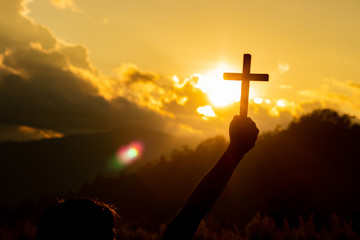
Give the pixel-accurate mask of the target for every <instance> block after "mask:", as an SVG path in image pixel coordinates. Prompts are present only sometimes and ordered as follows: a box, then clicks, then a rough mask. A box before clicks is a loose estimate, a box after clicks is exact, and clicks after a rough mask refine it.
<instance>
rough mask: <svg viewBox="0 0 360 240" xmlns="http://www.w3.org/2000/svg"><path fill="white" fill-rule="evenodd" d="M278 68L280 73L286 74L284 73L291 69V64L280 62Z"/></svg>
mask: <svg viewBox="0 0 360 240" xmlns="http://www.w3.org/2000/svg"><path fill="white" fill-rule="evenodd" d="M278 69H279V71H280V74H284V73H286V72H287V71H289V70H290V65H289V64H287V63H284V62H280V63H279V64H278Z"/></svg>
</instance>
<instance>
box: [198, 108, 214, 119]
mask: <svg viewBox="0 0 360 240" xmlns="http://www.w3.org/2000/svg"><path fill="white" fill-rule="evenodd" d="M196 111H197V112H198V113H200V114H202V115H204V116H206V117H215V116H216V114H215V112H214V110H213V109H212V107H211V106H210V105H206V106H203V107H198V108H197V109H196Z"/></svg>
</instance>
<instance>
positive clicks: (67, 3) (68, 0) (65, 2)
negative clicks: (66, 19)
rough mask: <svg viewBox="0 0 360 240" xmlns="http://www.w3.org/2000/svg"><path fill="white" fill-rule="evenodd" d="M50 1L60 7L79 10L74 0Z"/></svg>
mask: <svg viewBox="0 0 360 240" xmlns="http://www.w3.org/2000/svg"><path fill="white" fill-rule="evenodd" d="M50 2H51V3H52V4H53V5H54V6H55V7H57V8H59V9H70V10H72V11H75V12H77V11H79V10H78V8H77V7H76V5H75V3H74V1H73V0H51V1H50Z"/></svg>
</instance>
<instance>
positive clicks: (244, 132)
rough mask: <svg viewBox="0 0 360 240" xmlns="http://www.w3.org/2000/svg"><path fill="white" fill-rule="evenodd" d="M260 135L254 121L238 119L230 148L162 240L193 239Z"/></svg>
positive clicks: (231, 126) (205, 178)
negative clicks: (201, 222) (202, 221)
mask: <svg viewBox="0 0 360 240" xmlns="http://www.w3.org/2000/svg"><path fill="white" fill-rule="evenodd" d="M258 133H259V130H258V128H257V127H256V125H255V123H254V122H253V121H252V120H251V119H250V118H241V117H240V116H238V115H236V116H234V118H233V120H232V121H231V123H230V128H229V135H230V144H229V146H228V148H227V149H226V151H225V153H224V154H223V155H222V157H221V158H220V159H219V160H218V161H217V163H216V164H215V165H214V166H213V167H212V168H211V169H210V171H209V172H208V173H207V174H206V175H205V176H204V177H203V178H202V179H201V181H200V182H199V183H198V184H197V186H196V187H195V189H194V190H193V191H192V193H191V194H190V196H189V198H188V199H187V201H186V202H185V204H184V206H183V207H182V208H181V209H180V211H179V212H178V213H177V214H176V216H175V218H174V219H173V220H172V222H171V223H170V224H169V226H168V227H167V228H166V230H165V232H164V234H163V236H162V237H161V240H170V239H171V240H177V239H179V240H180V239H181V240H187V239H192V237H193V236H194V234H195V232H196V230H197V228H198V226H199V224H200V221H201V220H202V219H203V218H204V217H205V215H206V214H207V213H208V212H209V211H210V209H211V207H212V206H213V205H214V203H215V202H216V200H217V199H218V198H219V196H220V194H221V193H222V191H223V190H224V188H225V186H226V184H227V182H228V181H229V179H230V177H231V176H232V174H233V172H234V171H235V168H236V167H237V165H238V164H239V162H240V160H241V159H242V158H243V157H244V155H245V154H246V153H247V152H248V151H249V150H250V149H252V148H253V147H254V146H255V141H256V139H257V135H258Z"/></svg>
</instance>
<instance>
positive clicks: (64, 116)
mask: <svg viewBox="0 0 360 240" xmlns="http://www.w3.org/2000/svg"><path fill="white" fill-rule="evenodd" d="M0 2H1V3H2V6H4V7H3V8H2V10H0V11H1V15H0V18H1V24H0V28H1V29H0V30H1V32H2V33H3V36H2V37H1V39H0V83H1V84H0V95H1V97H0V104H2V105H3V106H2V109H4V115H3V117H1V118H0V131H1V132H2V136H3V139H0V140H8V139H14V140H23V139H34V138H41V137H52V136H53V137H59V136H62V135H66V134H73V133H81V132H96V131H104V130H109V129H114V128H118V127H121V126H132V127H136V126H137V125H144V124H143V123H142V122H141V120H142V121H144V119H145V120H146V121H149V123H151V124H149V125H150V126H151V127H152V128H154V129H157V130H162V131H166V132H171V133H174V134H180V135H184V134H197V135H200V136H203V137H207V136H213V135H215V134H219V133H221V134H226V132H227V125H228V122H229V121H230V119H231V118H232V116H233V115H234V114H236V113H238V109H239V103H236V102H235V101H236V100H237V101H238V98H239V95H240V83H225V81H224V80H222V79H221V73H222V72H223V71H237V72H241V69H242V55H243V54H244V53H250V54H252V72H257V73H268V74H269V75H270V81H269V82H266V83H263V82H259V83H251V90H250V106H249V116H250V117H252V118H253V119H254V120H255V121H256V123H257V125H258V126H259V128H260V130H261V131H262V132H264V131H269V130H272V129H274V128H275V126H277V125H282V126H286V124H287V123H288V122H289V121H290V120H291V119H292V118H293V116H297V115H299V114H301V113H304V112H308V111H310V110H312V109H314V108H319V107H331V108H334V109H336V110H338V111H341V112H345V113H348V114H350V115H355V116H360V102H359V100H358V99H360V79H359V74H358V73H359V70H358V69H359V68H358V57H359V56H360V47H359V42H360V14H359V13H360V2H359V1H358V0H344V1H335V0H328V1H325V0H316V1H298V0H290V1H289V0H288V1H285V0H282V1H280V0H279V1H265V0H255V1H254V0H253V1H235V0H234V1H232V0H229V1H222V2H220V1H197V0H192V1H188V0H184V1H181V2H176V3H174V2H171V1H164V0H154V1H148V0H147V1H145V0H139V1H116V0H103V1H93V0H86V1H85V0H34V1H20V0H14V1H11V3H9V2H8V1H5V0H0ZM226 84H227V85H226ZM233 84H234V85H233ZM60 120H61V121H60Z"/></svg>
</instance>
